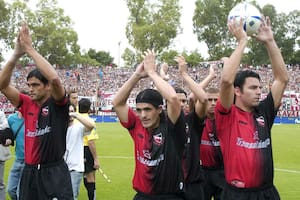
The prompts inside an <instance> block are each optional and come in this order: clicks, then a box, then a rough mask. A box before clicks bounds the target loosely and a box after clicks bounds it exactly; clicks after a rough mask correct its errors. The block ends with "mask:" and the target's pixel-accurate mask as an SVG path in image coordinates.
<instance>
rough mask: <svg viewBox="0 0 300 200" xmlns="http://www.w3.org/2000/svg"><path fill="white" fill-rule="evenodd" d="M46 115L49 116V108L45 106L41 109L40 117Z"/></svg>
mask: <svg viewBox="0 0 300 200" xmlns="http://www.w3.org/2000/svg"><path fill="white" fill-rule="evenodd" d="M48 114H49V107H48V106H46V107H44V108H42V115H43V116H47V115H48Z"/></svg>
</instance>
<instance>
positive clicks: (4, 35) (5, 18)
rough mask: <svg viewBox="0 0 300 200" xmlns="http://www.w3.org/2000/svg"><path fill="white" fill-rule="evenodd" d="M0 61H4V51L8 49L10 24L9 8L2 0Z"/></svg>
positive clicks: (0, 3) (0, 0)
mask: <svg viewBox="0 0 300 200" xmlns="http://www.w3.org/2000/svg"><path fill="white" fill-rule="evenodd" d="M0 13H1V15H0V35H1V37H0V44H3V45H1V46H0V62H2V61H3V56H2V53H1V52H3V51H4V50H5V49H7V45H6V43H7V39H8V37H9V33H8V26H9V9H8V7H7V4H6V3H5V1H3V0H0Z"/></svg>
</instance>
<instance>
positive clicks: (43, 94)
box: [27, 77, 50, 102]
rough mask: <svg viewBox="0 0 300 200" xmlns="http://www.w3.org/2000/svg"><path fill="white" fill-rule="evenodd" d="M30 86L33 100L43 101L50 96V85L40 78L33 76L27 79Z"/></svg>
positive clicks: (30, 94)
mask: <svg viewBox="0 0 300 200" xmlns="http://www.w3.org/2000/svg"><path fill="white" fill-rule="evenodd" d="M27 86H28V88H29V91H28V92H29V96H30V97H31V99H32V100H33V101H36V102H42V101H43V100H44V99H45V98H48V95H49V90H50V87H49V85H48V84H47V85H45V84H44V83H43V82H41V81H40V80H39V79H37V78H35V77H31V78H29V79H28V81H27Z"/></svg>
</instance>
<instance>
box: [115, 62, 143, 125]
mask: <svg viewBox="0 0 300 200" xmlns="http://www.w3.org/2000/svg"><path fill="white" fill-rule="evenodd" d="M143 77H145V72H144V65H143V63H141V64H139V65H138V67H137V68H136V71H135V72H134V74H133V75H132V76H131V77H130V78H129V79H128V80H127V81H126V82H125V83H124V84H123V86H122V87H121V88H120V89H119V90H118V92H117V93H116V94H115V96H114V98H113V100H112V104H113V108H114V111H115V112H116V113H117V116H118V118H119V120H120V121H121V122H125V123H126V122H128V108H129V106H128V105H127V99H128V98H129V95H130V92H131V91H132V89H133V88H134V86H135V85H136V83H137V82H138V81H139V80H140V79H142V78H143Z"/></svg>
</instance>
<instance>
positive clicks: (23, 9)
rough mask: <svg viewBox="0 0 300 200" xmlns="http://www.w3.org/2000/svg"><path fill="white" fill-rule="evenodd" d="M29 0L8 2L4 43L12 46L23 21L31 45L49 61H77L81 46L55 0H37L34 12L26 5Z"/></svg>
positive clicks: (68, 19)
mask: <svg viewBox="0 0 300 200" xmlns="http://www.w3.org/2000/svg"><path fill="white" fill-rule="evenodd" d="M27 2H28V0H23V1H22V0H15V1H13V3H12V4H11V5H10V20H9V23H10V27H9V33H10V38H9V39H8V41H7V43H8V44H9V46H10V47H11V48H13V45H14V39H15V37H16V33H17V28H18V27H19V24H20V23H21V22H24V21H26V22H27V23H28V25H29V27H30V29H31V30H32V32H33V34H32V40H33V46H34V47H35V48H36V49H37V50H38V51H39V52H40V53H41V54H42V55H43V56H44V57H45V58H46V59H47V60H48V61H49V62H50V63H52V64H57V65H72V64H78V61H79V60H80V59H79V57H80V56H79V55H80V46H79V45H78V44H77V41H78V36H77V33H76V32H75V31H74V30H73V28H72V25H73V24H72V22H71V19H70V17H68V16H65V15H64V10H63V9H61V8H59V7H58V6H57V1H56V0H40V1H39V2H38V3H37V5H36V10H35V11H33V10H31V9H30V8H28V6H27Z"/></svg>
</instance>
